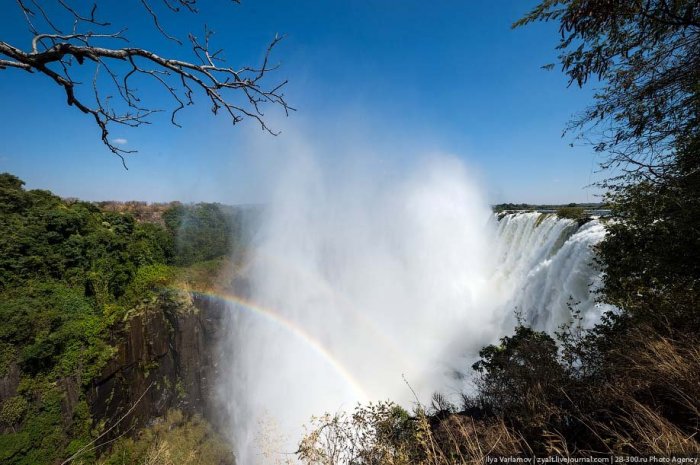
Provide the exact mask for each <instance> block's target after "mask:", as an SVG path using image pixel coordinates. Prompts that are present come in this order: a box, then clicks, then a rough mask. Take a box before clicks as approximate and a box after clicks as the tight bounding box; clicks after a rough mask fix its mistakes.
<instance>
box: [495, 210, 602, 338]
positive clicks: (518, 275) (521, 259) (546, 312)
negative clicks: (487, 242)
mask: <svg viewBox="0 0 700 465" xmlns="http://www.w3.org/2000/svg"><path fill="white" fill-rule="evenodd" d="M496 236H497V239H498V240H497V249H496V257H497V260H498V262H499V266H498V268H497V269H496V274H495V276H494V282H495V283H496V285H497V286H498V287H499V288H500V289H502V290H503V293H502V295H507V296H508V298H507V299H506V300H505V302H504V303H503V304H502V307H503V308H505V309H506V310H508V313H507V320H506V321H507V322H509V323H510V324H506V328H508V327H512V323H513V322H514V321H515V318H514V316H515V312H517V313H519V314H520V315H521V317H522V318H523V319H524V321H525V322H526V323H527V324H529V325H531V326H533V327H534V328H535V329H538V330H541V331H547V332H549V333H550V334H551V333H553V332H554V331H557V330H559V329H560V328H561V326H562V325H564V324H567V323H570V322H571V318H572V316H571V310H572V309H576V310H578V311H579V312H580V317H581V319H582V324H583V326H584V327H591V326H593V325H594V324H595V323H596V322H598V321H599V319H600V316H601V315H602V314H603V313H604V312H605V311H607V310H609V309H611V307H609V306H606V305H602V304H600V303H597V302H596V290H597V289H598V288H599V287H600V285H601V274H600V272H599V271H598V269H597V267H596V265H595V263H594V250H593V246H595V245H596V244H597V243H598V242H600V241H601V240H602V239H603V237H604V236H605V228H604V227H603V224H602V223H601V222H600V220H598V219H592V220H591V221H588V222H586V223H585V224H583V225H582V226H579V224H578V222H576V221H574V220H570V219H566V218H559V217H558V216H557V215H556V214H553V213H538V212H527V213H512V214H508V215H505V216H504V217H503V218H502V219H501V220H500V221H498V227H497V233H496Z"/></svg>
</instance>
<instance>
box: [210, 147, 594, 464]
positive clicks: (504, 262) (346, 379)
mask: <svg viewBox="0 0 700 465" xmlns="http://www.w3.org/2000/svg"><path fill="white" fill-rule="evenodd" d="M602 236H603V228H602V226H601V225H600V223H598V222H597V221H591V222H589V223H587V224H585V225H583V226H582V227H579V226H578V224H577V223H575V222H574V221H572V220H565V219H560V218H557V217H556V216H555V215H548V216H541V215H540V214H539V213H525V214H512V215H507V216H505V217H504V218H502V219H501V220H500V221H497V220H496V218H495V217H494V215H493V214H492V213H491V212H490V209H489V207H488V205H487V204H486V202H484V200H483V198H482V197H481V195H480V192H479V189H478V188H477V187H476V185H475V183H474V182H473V181H472V180H471V179H470V176H469V175H468V173H467V171H466V170H465V169H464V167H463V166H462V165H461V163H460V162H459V161H457V160H455V159H452V158H435V159H431V160H429V161H427V162H425V163H424V164H423V165H421V166H419V167H417V168H416V169H415V170H414V171H413V172H410V173H405V175H403V176H400V177H396V178H393V179H392V180H387V179H385V178H382V176H381V175H380V174H377V173H373V172H370V173H368V172H363V173H359V174H358V173H352V172H346V173H344V176H343V177H342V178H339V179H335V178H332V177H329V176H328V173H327V172H326V171H325V170H324V169H323V168H321V167H319V166H318V165H317V164H315V163H314V162H313V161H312V160H310V159H305V160H302V161H301V162H298V163H296V164H292V165H291V166H290V169H289V170H286V171H285V172H284V175H283V176H282V177H281V179H280V181H279V183H278V184H277V190H276V192H275V193H274V196H273V201H272V202H271V204H270V207H269V209H268V211H267V213H266V217H265V219H264V221H263V227H262V230H261V233H260V237H259V240H258V242H257V246H256V248H255V252H254V254H253V257H252V260H251V263H250V266H249V268H248V270H247V276H248V278H249V280H250V291H249V294H250V295H247V296H234V297H232V298H231V300H232V301H233V302H234V303H232V309H233V310H234V312H233V314H234V321H233V325H232V328H233V329H232V334H231V343H232V344H233V349H232V353H233V360H231V361H229V363H230V364H231V375H230V378H229V380H228V382H227V384H226V385H225V386H223V388H224V390H223V391H224V394H225V395H227V396H228V398H229V399H230V400H229V403H228V404H229V407H230V413H231V415H232V418H233V428H232V440H233V442H234V447H235V448H236V452H237V456H238V459H239V462H240V463H256V462H260V463H274V459H271V458H270V457H269V456H267V457H266V456H265V455H264V454H263V451H265V450H267V451H268V452H271V453H272V455H273V456H274V455H275V454H277V453H292V452H293V451H294V447H295V442H296V440H298V439H299V437H300V434H301V431H302V430H301V428H300V427H301V425H302V424H304V423H305V422H307V421H308V419H309V417H310V416H311V415H313V414H320V413H323V412H324V411H336V410H339V409H351V408H352V407H353V406H354V405H355V404H356V403H357V402H363V401H369V400H384V399H392V400H394V401H397V402H399V403H403V404H405V405H410V403H411V402H413V401H414V397H413V393H412V392H411V390H410V389H409V388H408V387H407V386H406V381H407V382H408V383H410V385H411V387H412V388H413V390H415V392H416V393H417V395H418V396H419V398H420V399H421V400H422V401H426V400H427V399H428V398H429V396H430V395H431V394H432V393H433V392H434V391H438V390H439V391H442V392H443V393H446V394H447V395H450V394H455V393H457V392H459V391H460V390H462V389H463V388H464V385H463V382H464V381H463V379H462V378H461V377H460V376H459V374H460V373H468V372H469V366H470V363H471V362H473V361H474V359H475V356H476V354H477V352H478V349H479V348H480V347H482V346H483V345H485V344H488V343H491V342H494V341H495V340H496V339H497V338H498V337H500V336H502V335H504V334H507V333H509V332H510V331H511V330H512V328H513V324H514V318H513V316H512V315H513V310H514V309H516V308H517V309H518V310H519V311H520V312H521V313H522V314H523V317H524V318H525V319H526V320H527V321H529V322H531V323H532V324H533V325H534V326H535V327H537V328H541V329H546V330H548V331H552V330H555V329H557V327H558V326H559V325H560V324H561V323H563V322H565V321H568V319H569V318H570V315H569V309H568V308H567V302H569V296H571V297H572V298H573V301H581V307H580V308H581V310H582V313H583V314H584V316H585V318H586V319H587V320H588V321H593V320H595V319H596V318H597V315H599V313H600V310H599V309H597V308H596V307H595V305H594V302H593V298H592V297H591V295H590V286H591V285H592V286H595V285H596V282H597V281H598V280H599V279H600V278H599V276H598V272H597V271H596V270H595V267H593V266H592V260H591V259H592V251H591V250H590V246H591V245H592V244H595V243H596V242H597V241H599V240H600V239H601V238H602ZM404 378H405V380H404ZM270 438H280V439H279V440H278V441H275V442H272V443H271V442H270V441H269V439H270ZM277 457H279V456H277Z"/></svg>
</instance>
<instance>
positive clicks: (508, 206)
mask: <svg viewBox="0 0 700 465" xmlns="http://www.w3.org/2000/svg"><path fill="white" fill-rule="evenodd" d="M574 207H576V208H583V209H584V210H604V209H607V208H609V205H608V204H606V203H573V202H572V203H564V204H530V203H499V204H496V205H493V206H491V208H492V209H493V211H494V212H497V213H498V212H502V211H509V210H552V211H556V210H559V209H561V208H574Z"/></svg>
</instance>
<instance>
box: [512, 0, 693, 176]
mask: <svg viewBox="0 0 700 465" xmlns="http://www.w3.org/2000/svg"><path fill="white" fill-rule="evenodd" d="M534 21H557V22H558V23H559V32H560V33H561V39H560V41H559V44H558V47H557V49H558V50H559V52H560V55H559V61H560V63H561V67H562V70H563V72H564V73H566V75H567V76H568V77H569V81H570V84H573V83H575V84H577V85H579V86H583V85H584V84H586V83H588V82H589V81H591V80H596V81H597V82H598V83H600V85H601V86H602V87H601V88H600V89H598V90H597V92H596V94H595V102H594V104H593V105H592V106H591V107H589V108H588V109H587V110H586V111H585V112H583V114H582V115H581V116H580V117H579V118H577V119H575V120H574V121H572V122H571V125H570V128H569V129H572V130H575V131H580V132H579V135H580V137H582V138H584V139H586V140H590V141H591V142H592V143H593V144H594V146H595V150H597V151H599V152H604V153H606V154H607V155H608V156H607V158H606V161H605V162H604V163H603V166H604V167H605V168H613V167H615V168H620V169H621V170H622V171H623V174H622V175H621V176H620V177H618V178H616V179H613V180H611V181H612V182H610V183H609V184H610V185H613V184H616V182H619V181H622V182H623V183H625V182H636V181H637V180H639V179H640V178H641V179H649V180H654V179H656V178H658V177H663V176H666V175H667V174H668V171H669V169H670V168H671V167H672V166H673V164H674V163H675V156H676V153H677V151H678V148H679V147H678V141H679V139H682V138H684V137H686V136H687V135H688V134H689V133H692V132H693V131H695V130H696V128H697V126H698V108H700V99H699V97H698V95H699V94H698V92H699V91H700V87H699V85H700V52H699V50H700V3H698V2H696V1H693V0H673V1H670V0H648V1H628V0H612V1H610V0H545V1H543V2H541V3H540V4H539V5H537V6H536V7H535V8H534V9H533V10H532V11H531V12H530V13H529V14H528V15H526V16H525V17H524V18H522V19H521V20H519V21H518V22H516V23H515V25H514V26H516V27H517V26H522V25H525V24H529V23H532V22H534ZM553 66H554V65H547V67H553Z"/></svg>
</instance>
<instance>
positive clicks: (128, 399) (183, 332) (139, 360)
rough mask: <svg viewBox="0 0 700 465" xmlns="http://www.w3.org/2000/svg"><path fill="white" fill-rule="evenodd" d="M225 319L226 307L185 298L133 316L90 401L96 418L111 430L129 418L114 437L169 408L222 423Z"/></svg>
mask: <svg viewBox="0 0 700 465" xmlns="http://www.w3.org/2000/svg"><path fill="white" fill-rule="evenodd" d="M225 316H226V306H225V304H222V303H220V302H216V301H211V300H204V299H200V298H195V297H193V296H191V295H189V294H187V293H184V292H179V293H175V292H171V293H167V294H162V295H161V296H159V297H158V298H157V299H156V300H155V301H153V302H150V303H147V304H144V305H143V306H142V307H140V308H138V309H136V310H135V311H134V312H132V314H131V315H130V316H129V318H128V320H127V322H126V324H125V326H124V327H123V329H122V330H121V332H120V334H117V335H115V341H117V343H116V355H115V357H114V358H113V359H112V360H111V361H110V362H109V364H108V365H107V366H106V367H105V369H104V370H103V373H102V376H101V377H100V379H98V380H97V381H96V382H95V383H94V385H93V388H92V389H91V391H90V393H89V395H88V400H89V404H90V406H91V410H92V415H93V418H96V419H102V420H104V421H105V422H106V424H107V425H108V426H109V425H113V424H115V422H116V421H117V420H118V419H119V418H121V417H122V416H125V415H126V414H127V413H128V412H129V414H128V415H126V417H125V418H124V420H123V421H122V423H120V424H119V426H118V427H117V428H115V430H114V432H115V433H117V432H123V431H126V430H128V429H130V428H132V427H134V428H139V427H141V426H145V425H147V424H149V423H150V422H151V421H152V420H153V419H155V418H158V417H163V416H164V415H165V413H166V412H167V411H168V409H171V408H177V409H179V410H181V411H183V412H185V413H188V414H200V415H202V416H204V417H205V418H206V419H208V420H209V421H210V422H212V423H215V424H216V423H219V422H221V421H223V419H222V418H220V417H219V416H218V414H217V412H219V411H223V409H219V408H218V405H217V396H216V395H215V394H216V393H215V392H214V386H215V385H216V379H217V377H218V375H219V373H218V366H219V359H220V358H221V356H220V348H221V347H222V344H221V338H222V335H223V331H222V327H223V326H224V324H225V321H226V320H225Z"/></svg>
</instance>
